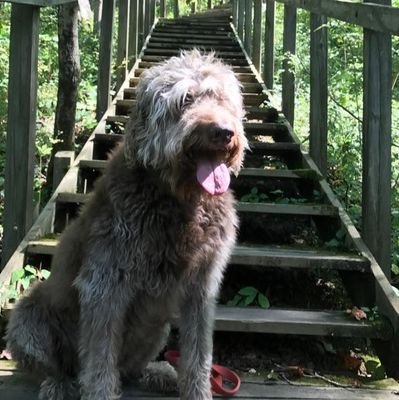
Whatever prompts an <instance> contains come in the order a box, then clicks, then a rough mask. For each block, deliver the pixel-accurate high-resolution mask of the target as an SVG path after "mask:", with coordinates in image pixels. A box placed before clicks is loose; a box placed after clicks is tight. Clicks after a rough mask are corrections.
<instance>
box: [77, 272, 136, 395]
mask: <svg viewBox="0 0 399 400" xmlns="http://www.w3.org/2000/svg"><path fill="white" fill-rule="evenodd" d="M112 272H113V271H112V270H111V271H109V270H108V269H102V268H98V269H97V270H96V271H91V272H89V273H86V274H85V276H80V277H79V278H78V280H77V282H76V285H77V287H78V290H79V295H80V343H79V345H80V348H79V350H80V354H79V355H80V373H79V382H80V385H81V393H82V397H81V400H114V399H118V398H119V397H120V376H119V370H118V358H119V354H120V350H121V346H122V335H123V323H124V318H125V312H126V308H127V304H128V301H129V299H128V290H127V288H126V287H124V284H123V283H121V280H120V279H119V280H117V279H116V277H114V276H112Z"/></svg>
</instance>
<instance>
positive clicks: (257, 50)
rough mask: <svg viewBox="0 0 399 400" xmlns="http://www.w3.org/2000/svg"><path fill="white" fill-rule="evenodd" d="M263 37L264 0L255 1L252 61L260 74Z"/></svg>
mask: <svg viewBox="0 0 399 400" xmlns="http://www.w3.org/2000/svg"><path fill="white" fill-rule="evenodd" d="M261 36H262V0H254V35H253V42H252V61H253V63H254V66H255V68H256V69H257V70H258V72H260V58H261V45H260V44H261Z"/></svg>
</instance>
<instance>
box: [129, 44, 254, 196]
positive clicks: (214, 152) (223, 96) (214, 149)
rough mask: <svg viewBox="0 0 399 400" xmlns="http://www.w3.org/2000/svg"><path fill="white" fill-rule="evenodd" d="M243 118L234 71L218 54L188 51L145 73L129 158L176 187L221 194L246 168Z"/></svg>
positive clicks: (138, 96)
mask: <svg viewBox="0 0 399 400" xmlns="http://www.w3.org/2000/svg"><path fill="white" fill-rule="evenodd" d="M243 116H244V112H243V102H242V96H241V91H240V84H239V82H238V81H237V79H236V77H235V76H234V73H233V71H232V70H231V69H230V68H229V67H227V66H226V65H225V64H223V63H222V62H221V61H220V60H218V59H217V58H215V56H214V55H213V54H207V55H203V54H201V53H200V52H199V51H198V50H193V51H190V52H183V53H182V55H181V56H180V57H173V58H171V59H170V60H169V61H167V62H165V63H163V64H160V65H158V66H155V67H153V68H151V69H149V70H147V71H145V72H144V73H143V75H142V78H141V79H140V82H139V84H138V86H137V108H136V112H135V115H134V117H135V125H134V127H133V129H131V130H130V131H128V132H127V140H126V154H127V155H128V157H131V158H133V159H134V160H135V162H138V163H140V164H141V165H143V166H144V167H146V168H153V169H155V170H158V171H160V173H161V175H162V176H164V177H165V178H166V179H167V180H168V181H169V182H170V183H173V184H174V185H180V184H184V182H186V183H187V182H188V183H189V182H190V181H191V182H192V183H195V184H196V185H197V187H198V188H200V187H201V186H202V187H203V188H204V189H205V190H206V191H208V192H209V193H211V194H221V193H223V192H224V191H226V190H227V188H228V184H229V181H230V180H229V175H230V173H231V172H232V173H234V174H237V173H238V171H239V169H240V168H241V166H242V162H243V154H244V149H245V148H246V147H247V140H246V138H245V136H244V131H243V125H242V118H243ZM198 184H199V185H200V186H199V185H198Z"/></svg>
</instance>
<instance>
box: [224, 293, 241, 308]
mask: <svg viewBox="0 0 399 400" xmlns="http://www.w3.org/2000/svg"><path fill="white" fill-rule="evenodd" d="M241 299H242V297H241V296H240V295H239V294H236V295H235V296H234V298H233V299H232V300H229V301H228V302H227V305H228V306H229V307H235V306H237V305H238V303H239V302H240V300H241Z"/></svg>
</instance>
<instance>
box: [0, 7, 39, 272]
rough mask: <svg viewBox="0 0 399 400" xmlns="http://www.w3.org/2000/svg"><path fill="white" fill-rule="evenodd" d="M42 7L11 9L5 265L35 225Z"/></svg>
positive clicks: (3, 262) (3, 255) (3, 260)
mask: <svg viewBox="0 0 399 400" xmlns="http://www.w3.org/2000/svg"><path fill="white" fill-rule="evenodd" d="M39 10H40V9H39V7H35V6H29V5H21V4H13V5H12V11H11V32H10V66H9V83H8V126H7V142H6V166H5V209H4V241H3V253H2V266H4V265H5V264H6V262H7V261H8V259H9V258H10V257H11V255H12V253H13V252H14V250H15V249H16V248H17V246H18V244H19V243H20V242H21V240H22V239H23V237H24V236H25V234H26V232H27V231H28V229H29V228H30V227H31V225H32V218H33V176H34V166H35V136H36V109H37V60H38V44H39V23H40V21H39V14H40V11H39ZM21 27H23V29H21Z"/></svg>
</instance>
